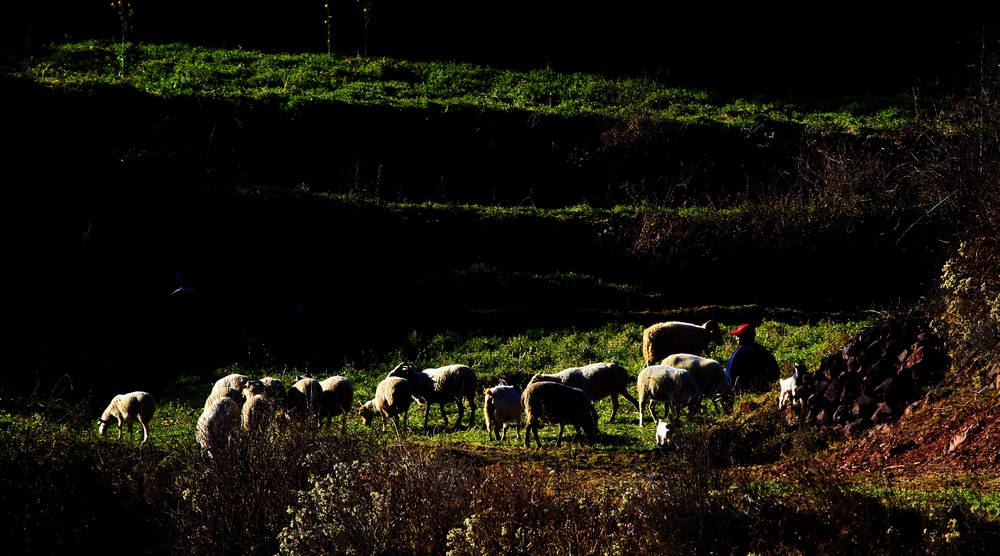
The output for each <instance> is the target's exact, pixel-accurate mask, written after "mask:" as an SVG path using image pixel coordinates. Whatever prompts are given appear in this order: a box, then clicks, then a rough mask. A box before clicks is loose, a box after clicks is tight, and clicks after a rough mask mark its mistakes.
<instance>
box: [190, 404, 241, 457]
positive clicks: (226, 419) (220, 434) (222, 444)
mask: <svg viewBox="0 0 1000 556" xmlns="http://www.w3.org/2000/svg"><path fill="white" fill-rule="evenodd" d="M241 418H242V415H241V411H240V405H239V404H237V403H236V402H235V401H234V400H233V399H232V398H227V397H222V398H219V399H217V400H215V401H214V402H212V405H210V406H208V408H206V409H205V411H202V412H201V416H200V417H198V425H197V428H196V429H195V439H196V440H197V441H198V445H199V446H201V449H202V451H203V452H204V453H205V454H206V455H207V456H208V457H215V455H216V454H218V453H219V452H220V451H222V450H225V449H226V447H228V446H229V443H230V442H231V441H232V439H233V438H235V437H236V435H237V434H238V433H239V430H240V424H241V420H242V419H241Z"/></svg>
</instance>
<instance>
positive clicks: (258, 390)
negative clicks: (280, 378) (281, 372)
mask: <svg viewBox="0 0 1000 556" xmlns="http://www.w3.org/2000/svg"><path fill="white" fill-rule="evenodd" d="M241 393H242V394H243V398H244V399H246V398H249V397H250V396H258V395H260V396H263V395H265V394H267V386H265V385H264V383H263V382H261V381H259V380H251V381H249V382H247V383H246V386H244V387H243V390H242V391H241Z"/></svg>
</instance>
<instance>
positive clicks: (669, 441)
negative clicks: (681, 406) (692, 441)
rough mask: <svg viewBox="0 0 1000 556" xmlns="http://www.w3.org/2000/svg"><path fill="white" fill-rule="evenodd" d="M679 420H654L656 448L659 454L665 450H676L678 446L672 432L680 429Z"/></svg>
mask: <svg viewBox="0 0 1000 556" xmlns="http://www.w3.org/2000/svg"><path fill="white" fill-rule="evenodd" d="M680 425H681V423H680V421H678V420H677V419H671V420H669V421H665V420H663V419H657V420H656V449H657V451H659V452H660V453H661V454H662V453H663V452H667V451H671V452H673V451H677V450H679V449H680V446H678V445H677V441H676V440H674V433H675V432H677V430H678V429H680Z"/></svg>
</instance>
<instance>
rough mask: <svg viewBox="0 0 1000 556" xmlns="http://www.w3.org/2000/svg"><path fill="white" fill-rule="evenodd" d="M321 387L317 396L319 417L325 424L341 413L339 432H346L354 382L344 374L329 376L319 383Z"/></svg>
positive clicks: (352, 403)
mask: <svg viewBox="0 0 1000 556" xmlns="http://www.w3.org/2000/svg"><path fill="white" fill-rule="evenodd" d="M319 385H320V387H321V388H322V389H323V391H322V393H321V395H320V398H319V418H320V420H321V421H322V420H324V419H325V420H326V424H327V426H329V425H330V422H331V421H332V420H333V418H334V417H336V416H337V415H341V416H342V418H341V421H342V426H341V432H342V433H347V413H348V412H349V411H350V409H351V408H352V407H354V384H353V383H352V382H351V380H350V379H349V378H347V377H345V376H331V377H330V378H327V379H325V380H323V381H321V382H320V383H319Z"/></svg>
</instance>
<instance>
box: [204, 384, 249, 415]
mask: <svg viewBox="0 0 1000 556" xmlns="http://www.w3.org/2000/svg"><path fill="white" fill-rule="evenodd" d="M219 398H229V399H231V400H233V401H234V402H236V403H237V404H238V405H243V402H244V401H246V397H245V396H244V395H243V390H242V389H236V388H233V387H231V386H226V385H222V386H216V387H213V388H212V392H211V393H210V394H209V395H208V397H207V398H205V405H204V406H202V411H204V410H206V409H208V406H210V405H212V404H213V403H215V400H218V399H219Z"/></svg>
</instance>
